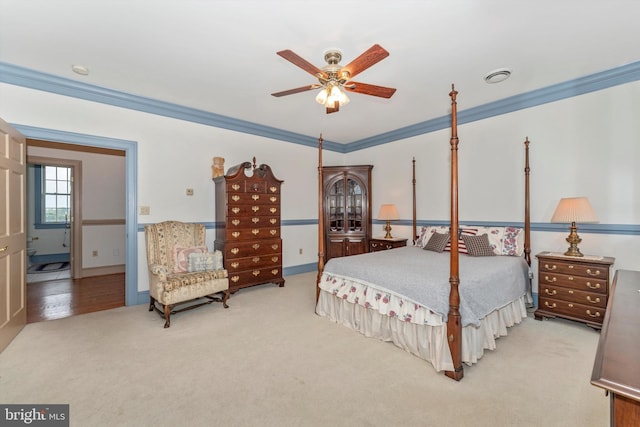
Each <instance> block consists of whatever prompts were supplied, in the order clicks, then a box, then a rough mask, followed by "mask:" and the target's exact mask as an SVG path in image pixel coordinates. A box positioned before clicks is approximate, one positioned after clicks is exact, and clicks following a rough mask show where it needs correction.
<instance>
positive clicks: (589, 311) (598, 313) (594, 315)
mask: <svg viewBox="0 0 640 427" xmlns="http://www.w3.org/2000/svg"><path fill="white" fill-rule="evenodd" d="M587 315H588V316H589V317H600V312H599V311H596V312H595V313H591V310H587Z"/></svg>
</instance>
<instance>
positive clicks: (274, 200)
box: [269, 196, 278, 203]
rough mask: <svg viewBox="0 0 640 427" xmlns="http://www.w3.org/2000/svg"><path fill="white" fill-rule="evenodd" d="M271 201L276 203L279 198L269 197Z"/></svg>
mask: <svg viewBox="0 0 640 427" xmlns="http://www.w3.org/2000/svg"><path fill="white" fill-rule="evenodd" d="M269 200H271V203H275V202H277V201H278V198H277V197H275V196H271V197H269Z"/></svg>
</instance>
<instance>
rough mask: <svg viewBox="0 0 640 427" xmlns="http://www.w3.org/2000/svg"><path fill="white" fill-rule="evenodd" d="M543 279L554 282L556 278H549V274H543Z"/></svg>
mask: <svg viewBox="0 0 640 427" xmlns="http://www.w3.org/2000/svg"><path fill="white" fill-rule="evenodd" d="M544 280H546V281H547V282H549V283H555V282H556V278H555V277H551V278H549V276H544Z"/></svg>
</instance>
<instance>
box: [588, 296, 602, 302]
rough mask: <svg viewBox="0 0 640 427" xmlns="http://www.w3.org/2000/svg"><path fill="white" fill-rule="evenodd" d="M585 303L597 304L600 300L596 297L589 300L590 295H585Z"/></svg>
mask: <svg viewBox="0 0 640 427" xmlns="http://www.w3.org/2000/svg"><path fill="white" fill-rule="evenodd" d="M587 301H589V302H590V303H592V304H598V303H599V302H600V298H598V297H596V298H595V299H593V298H591V295H587Z"/></svg>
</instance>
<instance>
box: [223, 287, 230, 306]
mask: <svg viewBox="0 0 640 427" xmlns="http://www.w3.org/2000/svg"><path fill="white" fill-rule="evenodd" d="M228 299H229V289H227V290H225V291H224V296H223V297H222V306H223V307H224V308H229V304H227V300H228Z"/></svg>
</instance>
